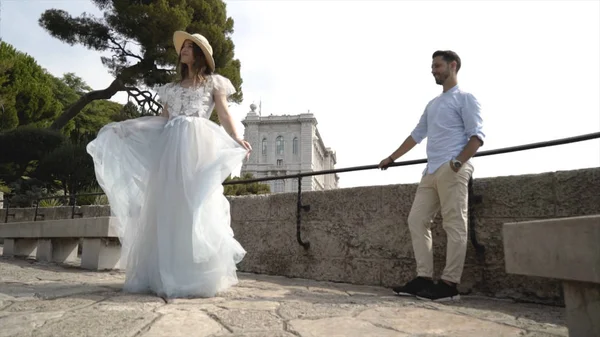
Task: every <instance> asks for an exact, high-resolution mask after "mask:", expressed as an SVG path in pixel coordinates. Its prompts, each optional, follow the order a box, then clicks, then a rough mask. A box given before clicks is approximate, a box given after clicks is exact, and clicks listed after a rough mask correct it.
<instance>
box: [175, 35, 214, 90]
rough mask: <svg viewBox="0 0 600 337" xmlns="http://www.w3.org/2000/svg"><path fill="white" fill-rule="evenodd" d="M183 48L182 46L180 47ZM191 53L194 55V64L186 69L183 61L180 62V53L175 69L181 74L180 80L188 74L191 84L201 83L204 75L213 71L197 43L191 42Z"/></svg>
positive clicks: (186, 66)
mask: <svg viewBox="0 0 600 337" xmlns="http://www.w3.org/2000/svg"><path fill="white" fill-rule="evenodd" d="M182 48H183V47H182ZM193 55H194V64H193V66H192V69H188V68H189V67H188V65H187V64H185V63H181V54H180V55H179V58H178V59H177V70H178V72H179V74H180V75H181V80H182V81H183V80H185V79H187V78H188V76H189V77H190V78H191V79H192V80H193V82H192V83H193V84H194V85H196V84H197V83H202V82H204V80H205V75H211V74H212V73H213V71H212V69H210V67H209V66H208V62H206V56H204V52H202V49H200V47H199V46H198V45H197V44H195V43H194V44H193Z"/></svg>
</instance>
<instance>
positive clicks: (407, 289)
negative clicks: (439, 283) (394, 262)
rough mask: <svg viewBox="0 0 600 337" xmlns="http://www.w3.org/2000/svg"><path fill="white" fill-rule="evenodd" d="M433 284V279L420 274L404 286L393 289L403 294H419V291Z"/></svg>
mask: <svg viewBox="0 0 600 337" xmlns="http://www.w3.org/2000/svg"><path fill="white" fill-rule="evenodd" d="M432 285H433V281H432V280H430V279H426V278H423V277H420V276H418V277H417V278H415V279H413V280H412V281H410V282H408V283H407V284H405V285H403V286H396V287H393V288H392V290H393V291H394V292H395V293H396V294H398V295H401V296H417V294H418V293H419V292H421V291H422V290H424V289H427V288H429V287H431V286H432Z"/></svg>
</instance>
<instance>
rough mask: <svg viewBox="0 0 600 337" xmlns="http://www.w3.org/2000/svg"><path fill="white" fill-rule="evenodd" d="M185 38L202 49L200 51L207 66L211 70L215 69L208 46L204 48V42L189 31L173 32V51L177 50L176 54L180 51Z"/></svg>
mask: <svg viewBox="0 0 600 337" xmlns="http://www.w3.org/2000/svg"><path fill="white" fill-rule="evenodd" d="M185 40H190V41H192V42H194V43H195V44H196V45H197V46H198V47H200V49H202V53H204V57H205V58H206V63H208V67H209V68H210V69H211V70H212V71H215V59H214V58H213V56H212V54H211V52H210V51H209V50H208V48H206V45H205V43H206V42H204V41H202V40H200V39H198V38H197V37H195V36H194V35H192V34H190V33H187V32H184V31H176V32H175V34H173V44H174V45H175V51H176V52H177V55H179V53H180V52H181V47H183V43H184V42H185Z"/></svg>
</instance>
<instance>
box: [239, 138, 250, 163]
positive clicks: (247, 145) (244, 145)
mask: <svg viewBox="0 0 600 337" xmlns="http://www.w3.org/2000/svg"><path fill="white" fill-rule="evenodd" d="M235 141H236V142H238V144H240V145H241V146H242V147H244V149H246V150H247V151H248V154H247V155H246V159H248V158H249V157H250V152H252V146H250V143H248V142H247V141H245V140H243V139H241V138H236V139H235Z"/></svg>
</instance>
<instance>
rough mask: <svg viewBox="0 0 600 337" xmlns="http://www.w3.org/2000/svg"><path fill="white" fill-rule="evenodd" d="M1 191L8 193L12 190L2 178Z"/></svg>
mask: <svg viewBox="0 0 600 337" xmlns="http://www.w3.org/2000/svg"><path fill="white" fill-rule="evenodd" d="M0 192H2V193H4V194H8V193H10V192H11V189H10V187H8V186H7V185H6V183H5V182H4V181H3V180H0Z"/></svg>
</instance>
